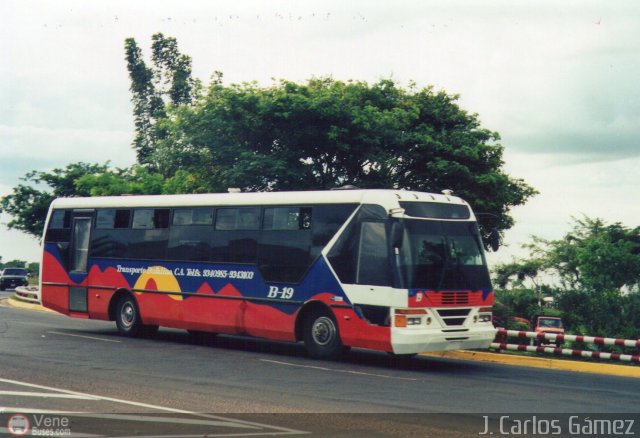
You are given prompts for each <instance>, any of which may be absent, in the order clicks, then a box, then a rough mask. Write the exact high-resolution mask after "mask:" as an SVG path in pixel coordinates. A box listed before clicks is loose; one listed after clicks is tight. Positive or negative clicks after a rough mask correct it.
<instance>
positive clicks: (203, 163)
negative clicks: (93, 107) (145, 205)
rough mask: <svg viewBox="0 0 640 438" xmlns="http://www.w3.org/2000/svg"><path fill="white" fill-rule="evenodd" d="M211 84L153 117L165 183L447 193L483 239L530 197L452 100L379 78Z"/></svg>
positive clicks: (508, 222)
mask: <svg viewBox="0 0 640 438" xmlns="http://www.w3.org/2000/svg"><path fill="white" fill-rule="evenodd" d="M219 79H220V77H218V80H216V81H214V82H213V83H212V84H211V86H210V87H209V89H208V93H207V94H206V95H204V96H201V97H200V98H199V99H198V100H197V101H196V102H195V103H194V105H192V106H181V107H173V108H170V109H169V110H168V111H169V112H168V116H167V117H166V118H165V119H164V120H162V121H159V122H158V126H162V129H163V130H164V132H165V133H166V136H165V137H164V138H162V139H159V140H158V141H157V144H156V146H155V148H154V156H153V158H152V161H153V162H154V163H155V165H156V166H157V169H158V170H159V171H160V172H161V173H162V174H163V175H164V176H165V177H168V176H170V175H173V174H174V173H175V172H176V171H177V170H178V169H182V170H187V171H188V172H189V173H191V174H194V175H199V176H201V177H203V178H204V179H205V180H206V181H207V182H208V185H209V187H210V189H211V190H216V191H217V190H221V189H222V190H224V189H225V188H227V187H240V188H242V189H243V190H245V191H277V190H312V189H329V188H334V187H339V186H342V185H347V184H350V185H355V186H358V187H361V188H397V189H410V190H419V191H430V192H440V191H441V190H442V189H453V190H454V192H455V193H456V194H457V195H459V196H461V197H463V198H465V199H467V200H468V201H469V202H470V203H471V204H472V206H473V207H474V209H475V210H476V211H478V212H480V213H486V214H481V215H480V221H481V224H482V225H483V233H484V235H485V238H486V237H488V233H489V231H490V230H491V229H492V228H497V229H498V230H506V229H508V228H510V227H511V226H512V225H513V219H512V218H511V216H510V214H509V209H510V208H511V207H512V206H516V205H520V204H523V203H524V202H525V201H526V200H527V199H528V198H529V197H530V196H532V195H534V194H535V193H536V191H535V190H534V189H533V188H531V187H530V186H528V185H527V184H526V183H524V181H522V180H520V179H515V178H511V177H509V176H508V175H507V174H506V173H505V172H504V171H503V170H502V166H503V164H504V163H503V160H502V153H503V147H502V145H500V144H499V143H498V140H499V136H498V134H497V133H495V132H492V131H489V130H486V129H483V128H482V127H481V126H480V122H479V120H478V117H477V115H475V114H469V113H467V112H465V111H464V110H462V109H461V108H460V107H459V106H458V105H457V103H456V99H457V96H451V95H448V94H446V93H445V92H443V91H439V92H436V91H434V90H433V89H432V88H424V89H420V90H416V89H415V88H414V87H410V88H409V89H404V88H402V87H400V86H398V85H397V84H395V83H394V82H393V81H391V80H381V81H379V82H378V83H375V84H373V85H369V84H367V83H366V82H346V83H345V82H342V81H336V80H333V79H330V78H321V79H318V78H315V79H311V80H309V81H308V82H307V83H304V84H298V83H293V82H289V81H284V80H283V81H280V82H278V83H275V84H273V85H271V86H268V87H259V86H258V85H257V84H255V83H245V84H240V85H231V86H225V85H223V84H222V82H221V80H219Z"/></svg>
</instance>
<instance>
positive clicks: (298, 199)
mask: <svg viewBox="0 0 640 438" xmlns="http://www.w3.org/2000/svg"><path fill="white" fill-rule="evenodd" d="M400 201H408V202H411V201H413V202H439V203H448V204H462V205H467V203H466V202H465V201H463V200H462V199H460V198H458V197H456V196H450V195H442V194H436V193H423V192H414V191H406V190H324V191H299V192H246V193H205V194H191V195H123V196H96V197H88V198H58V199H56V200H54V201H53V203H52V204H51V208H56V209H83V208H119V207H122V208H132V207H190V206H226V205H228V206H242V205H313V204H352V203H356V204H380V205H382V206H384V207H385V208H394V207H397V206H398V202H400Z"/></svg>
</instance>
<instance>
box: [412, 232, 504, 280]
mask: <svg viewBox="0 0 640 438" xmlns="http://www.w3.org/2000/svg"><path fill="white" fill-rule="evenodd" d="M403 222H404V226H405V235H404V239H403V244H402V248H401V249H400V257H399V265H400V266H399V271H400V275H401V276H402V277H403V278H402V280H403V284H404V286H405V287H407V288H409V289H427V290H447V289H448V290H451V289H467V290H481V289H487V288H491V281H490V278H489V272H488V270H487V266H486V262H485V258H484V251H483V249H482V242H481V239H480V234H479V232H478V226H477V224H476V223H475V222H451V221H433V220H417V219H407V220H404V221H403Z"/></svg>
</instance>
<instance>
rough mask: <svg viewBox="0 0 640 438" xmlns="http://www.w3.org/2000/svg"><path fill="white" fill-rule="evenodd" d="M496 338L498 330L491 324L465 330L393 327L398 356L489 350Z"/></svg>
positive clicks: (392, 339)
mask: <svg viewBox="0 0 640 438" xmlns="http://www.w3.org/2000/svg"><path fill="white" fill-rule="evenodd" d="M495 336H496V329H495V328H494V327H493V325H491V324H487V325H478V326H473V327H470V328H468V329H465V330H447V329H442V328H420V329H415V328H397V327H393V328H392V329H391V346H392V348H393V352H394V353H396V354H413V353H426V352H429V351H446V350H467V349H474V348H489V345H490V344H491V342H493V340H494V338H495Z"/></svg>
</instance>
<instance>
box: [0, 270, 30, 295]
mask: <svg viewBox="0 0 640 438" xmlns="http://www.w3.org/2000/svg"><path fill="white" fill-rule="evenodd" d="M28 277H29V275H28V273H27V270H26V269H24V268H4V270H3V271H2V273H1V274H0V290H6V289H15V288H16V287H18V286H27V285H28V284H29V278H28Z"/></svg>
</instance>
